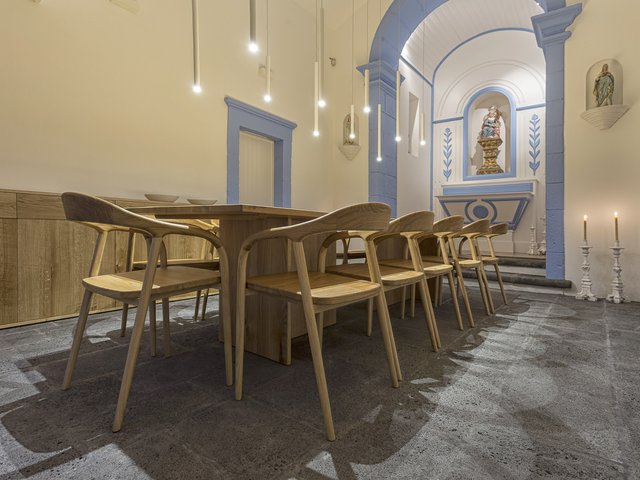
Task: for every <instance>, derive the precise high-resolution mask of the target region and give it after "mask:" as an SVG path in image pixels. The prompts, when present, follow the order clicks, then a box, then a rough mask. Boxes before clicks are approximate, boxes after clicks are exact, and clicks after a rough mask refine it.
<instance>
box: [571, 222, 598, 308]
mask: <svg viewBox="0 0 640 480" xmlns="http://www.w3.org/2000/svg"><path fill="white" fill-rule="evenodd" d="M585 218H586V215H585ZM584 225H585V232H586V228H587V221H586V220H585V222H584ZM580 249H581V250H582V267H581V268H582V281H581V282H580V286H581V290H580V292H578V294H577V295H576V298H577V299H578V300H588V301H590V302H595V301H596V300H598V298H597V297H596V296H595V295H594V294H593V292H592V291H591V285H593V282H592V281H591V273H590V272H591V264H590V263H589V250H590V249H591V247H590V246H589V245H587V236H586V234H585V237H584V244H583V245H581V246H580Z"/></svg>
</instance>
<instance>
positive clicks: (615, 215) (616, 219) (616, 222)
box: [613, 212, 618, 242]
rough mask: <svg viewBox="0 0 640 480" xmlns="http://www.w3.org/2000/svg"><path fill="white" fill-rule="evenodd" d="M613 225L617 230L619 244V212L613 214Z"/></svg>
mask: <svg viewBox="0 0 640 480" xmlns="http://www.w3.org/2000/svg"><path fill="white" fill-rule="evenodd" d="M613 225H614V228H615V235H616V237H615V239H616V242H617V241H618V212H613Z"/></svg>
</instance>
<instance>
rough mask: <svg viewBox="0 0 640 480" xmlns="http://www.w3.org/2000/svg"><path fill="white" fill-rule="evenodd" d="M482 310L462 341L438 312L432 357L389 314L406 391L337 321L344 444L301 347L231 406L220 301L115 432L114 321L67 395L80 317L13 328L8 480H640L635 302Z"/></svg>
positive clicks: (367, 345)
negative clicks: (220, 337)
mask: <svg viewBox="0 0 640 480" xmlns="http://www.w3.org/2000/svg"><path fill="white" fill-rule="evenodd" d="M495 298H496V300H497V296H496V297H495ZM473 301H474V305H475V307H476V308H475V312H476V314H477V318H476V321H477V326H476V327H475V328H473V329H468V328H467V329H466V330H465V331H463V332H460V331H458V330H457V329H455V322H454V321H453V317H452V311H451V307H450V306H449V305H447V304H445V305H444V306H442V307H440V308H438V309H437V310H436V314H437V316H438V319H439V325H440V331H441V336H442V343H443V349H442V350H441V352H440V353H438V354H434V353H432V352H430V351H429V348H428V342H427V338H426V335H425V326H424V321H423V318H422V317H421V316H418V317H417V318H415V319H408V318H407V319H405V320H400V319H399V318H397V317H398V310H397V308H395V307H394V308H392V315H393V316H394V317H395V318H394V319H393V323H394V331H395V336H396V341H397V344H398V350H399V355H400V362H401V366H402V370H403V374H404V378H405V380H404V382H402V383H401V385H400V388H398V389H393V388H391V386H390V381H389V377H388V371H387V368H386V362H385V358H384V353H383V347H382V341H381V339H380V335H379V331H378V330H377V329H376V330H375V331H374V335H373V337H372V338H368V337H366V336H365V335H364V334H363V330H364V318H365V312H364V309H362V308H359V307H354V308H349V309H343V310H341V311H340V313H339V321H338V324H337V325H336V326H334V327H331V328H328V329H327V331H326V333H325V349H324V355H325V362H326V369H327V377H328V381H329V391H330V395H331V400H332V407H333V413H334V418H335V424H336V431H337V435H338V439H337V440H336V441H335V442H327V441H326V440H325V434H324V429H323V424H322V416H321V413H320V407H319V404H318V399H317V395H316V389H315V383H314V378H313V370H312V365H311V359H310V354H309V350H308V347H307V345H306V341H305V339H300V341H297V342H296V343H295V345H294V355H293V358H294V360H293V365H292V366H290V367H285V366H282V365H278V364H276V363H273V362H270V361H268V360H265V359H263V358H259V357H256V356H254V355H248V356H247V357H246V361H245V364H246V368H245V398H244V400H243V401H241V402H237V401H235V400H233V398H232V390H231V389H230V388H229V387H226V386H225V385H224V373H223V355H222V348H221V345H220V344H219V343H218V342H217V341H216V340H215V338H216V335H217V320H218V319H217V314H216V312H215V302H214V306H213V308H212V309H211V310H212V312H211V313H210V314H209V315H208V318H207V319H206V320H205V321H204V322H199V323H193V321H191V319H190V317H191V315H192V308H193V306H192V303H191V302H176V303H173V304H172V307H171V310H172V320H173V332H174V333H173V335H172V341H173V345H174V351H175V355H174V356H173V357H171V358H169V359H165V358H162V357H157V358H152V357H151V356H150V355H149V349H148V343H146V344H145V345H144V348H143V351H142V353H141V355H140V361H139V364H138V369H137V372H136V378H135V382H134V386H133V390H132V394H131V397H130V400H129V407H128V412H127V415H126V417H125V423H124V428H123V430H122V431H121V432H120V433H117V434H113V433H111V430H110V427H111V421H112V416H113V412H114V404H115V400H116V396H117V393H118V387H119V375H120V372H121V370H122V367H123V363H124V359H125V356H126V347H127V342H128V338H124V339H122V338H120V337H119V336H118V323H119V322H118V314H117V312H116V313H110V314H101V315H95V316H93V317H92V318H91V319H90V327H89V329H88V340H86V341H85V343H84V345H83V349H82V354H81V357H80V359H79V366H78V370H77V371H76V375H75V383H74V386H73V388H72V389H71V390H69V391H66V392H63V391H61V389H60V385H61V382H62V376H63V372H64V368H65V361H66V358H67V355H68V349H69V345H70V338H71V331H72V328H73V325H74V323H75V322H74V320H73V319H71V320H63V321H58V322H52V323H48V324H42V325H34V326H27V327H21V328H16V329H11V330H4V331H1V332H0V480H12V479H22V478H33V479H48V478H60V479H89V478H91V479H116V478H123V479H125V478H126V479H138V478H142V479H147V478H153V479H216V478H221V479H233V478H238V479H270V478H274V479H310V480H321V479H344V480H351V479H503V478H505V479H506V478H513V479H528V478H542V477H544V478H558V479H567V478H584V479H605V478H606V479H617V478H629V479H631V478H640V381H639V377H638V366H639V364H640V357H639V355H638V350H639V348H638V347H639V346H640V304H637V303H636V304H625V305H609V304H605V303H603V302H597V303H587V302H578V301H576V300H573V299H571V298H568V297H562V296H550V295H540V294H533V293H520V294H517V295H515V294H514V295H511V298H510V304H509V305H508V306H502V307H500V308H499V309H498V311H497V314H496V315H495V316H494V317H486V316H483V315H481V314H480V308H479V307H480V302H479V299H478V298H477V297H476V298H474V299H473ZM161 331H162V329H159V336H160V335H161ZM146 340H148V338H147V337H146V336H145V341H146ZM160 345H161V343H160Z"/></svg>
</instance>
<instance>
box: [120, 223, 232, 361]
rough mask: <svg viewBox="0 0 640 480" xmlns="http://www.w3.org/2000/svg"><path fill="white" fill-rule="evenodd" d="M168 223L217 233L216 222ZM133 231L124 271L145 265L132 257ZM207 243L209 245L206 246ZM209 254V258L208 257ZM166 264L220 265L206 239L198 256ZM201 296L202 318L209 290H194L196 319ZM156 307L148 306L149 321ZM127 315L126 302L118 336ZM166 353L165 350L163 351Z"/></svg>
mask: <svg viewBox="0 0 640 480" xmlns="http://www.w3.org/2000/svg"><path fill="white" fill-rule="evenodd" d="M166 221H168V222H170V223H175V224H180V225H187V226H190V227H193V228H201V229H202V230H204V231H207V232H211V233H213V234H216V235H217V233H218V225H217V224H216V223H213V222H212V223H209V222H205V221H203V220H197V219H194V220H185V219H179V220H174V219H171V220H166ZM135 235H136V233H135V232H129V238H128V241H127V257H126V261H125V271H126V272H130V271H132V270H144V269H145V268H146V267H147V261H146V260H138V261H134V260H133V258H134V256H135V253H134V251H135ZM208 245H209V247H208ZM209 256H210V258H209ZM167 265H169V266H182V267H194V268H204V269H207V270H217V269H218V268H219V267H220V262H219V260H218V258H217V254H216V252H215V247H213V246H212V245H210V244H209V242H208V241H207V240H203V242H202V249H201V251H200V258H170V259H167ZM201 296H203V297H204V298H203V302H202V320H204V318H205V315H206V311H207V300H208V298H209V290H208V289H207V290H205V291H204V292H196V304H195V308H194V314H193V319H194V320H198V313H199V312H200V298H201ZM155 315H156V308H155V302H154V305H151V306H150V307H149V317H150V322H151V323H153V322H155ZM128 316H129V305H127V304H126V303H125V304H124V305H123V306H122V318H121V321H120V336H121V337H124V336H125V333H126V331H127V318H128ZM152 350H153V355H155V349H152ZM165 353H166V352H165Z"/></svg>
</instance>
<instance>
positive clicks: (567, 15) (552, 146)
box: [531, 0, 582, 279]
mask: <svg viewBox="0 0 640 480" xmlns="http://www.w3.org/2000/svg"><path fill="white" fill-rule="evenodd" d="M542 7H543V8H544V9H545V10H546V13H543V14H541V15H536V16H535V17H532V19H531V21H532V23H533V29H534V32H535V34H536V40H537V41H538V45H539V46H540V47H541V48H542V49H543V51H544V56H545V59H546V64H547V101H546V104H547V112H546V126H545V131H546V162H547V168H546V178H545V180H546V192H547V193H546V218H547V238H546V242H547V272H546V276H547V278H551V279H564V277H565V244H564V43H565V42H566V40H567V39H568V38H569V37H570V36H571V32H568V31H567V30H566V29H567V27H569V26H570V25H571V24H572V23H573V21H574V20H575V19H576V17H577V16H578V15H579V14H580V12H581V11H582V5H581V4H579V3H577V4H573V5H570V6H568V7H566V6H565V0H546V1H545V0H543V2H542Z"/></svg>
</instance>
